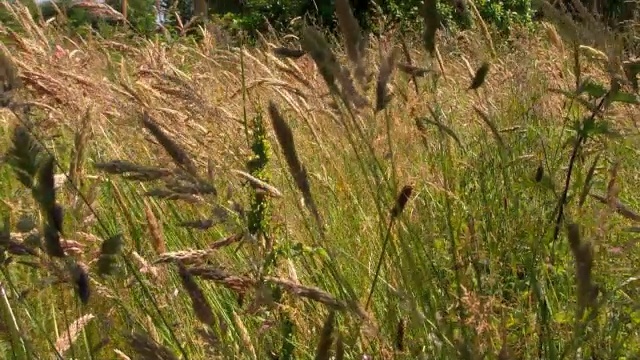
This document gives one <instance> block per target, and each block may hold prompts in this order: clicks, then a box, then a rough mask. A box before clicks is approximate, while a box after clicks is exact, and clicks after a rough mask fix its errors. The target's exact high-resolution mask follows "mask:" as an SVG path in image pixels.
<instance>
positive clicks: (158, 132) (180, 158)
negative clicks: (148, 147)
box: [142, 111, 198, 177]
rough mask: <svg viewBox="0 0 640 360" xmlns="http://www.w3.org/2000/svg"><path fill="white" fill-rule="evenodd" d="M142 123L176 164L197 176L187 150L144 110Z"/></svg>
mask: <svg viewBox="0 0 640 360" xmlns="http://www.w3.org/2000/svg"><path fill="white" fill-rule="evenodd" d="M142 123H143V124H144V127H145V128H147V130H149V131H150V132H151V134H153V136H154V137H155V138H156V140H158V143H160V145H161V146H162V147H163V148H164V149H165V151H166V152H167V153H168V154H169V155H170V156H171V158H172V159H173V161H175V163H176V164H177V165H178V166H180V167H181V168H183V169H184V170H185V171H186V172H187V173H189V174H191V175H192V176H194V177H197V173H198V171H197V169H196V166H195V164H194V163H193V161H192V160H191V158H190V157H189V155H188V154H187V152H186V151H184V150H183V149H182V148H181V147H180V145H178V143H176V142H175V141H174V140H173V139H171V138H170V137H169V135H167V134H166V133H165V132H164V131H163V130H162V129H161V128H160V126H158V124H156V122H155V121H154V120H153V119H152V118H151V117H150V116H149V114H148V113H147V112H146V111H145V112H144V113H143V114H142Z"/></svg>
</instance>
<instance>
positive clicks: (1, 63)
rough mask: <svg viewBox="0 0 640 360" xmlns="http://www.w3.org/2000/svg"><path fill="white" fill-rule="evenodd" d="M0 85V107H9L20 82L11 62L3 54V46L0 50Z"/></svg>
mask: <svg viewBox="0 0 640 360" xmlns="http://www.w3.org/2000/svg"><path fill="white" fill-rule="evenodd" d="M0 85H1V86H0V107H5V106H9V104H10V103H11V101H12V100H13V96H14V94H15V92H16V91H17V90H18V89H19V88H20V87H21V86H22V82H21V81H20V77H19V76H18V71H17V69H16V67H15V65H14V64H13V61H11V58H9V56H8V55H7V54H5V50H4V46H3V47H2V48H1V49H0Z"/></svg>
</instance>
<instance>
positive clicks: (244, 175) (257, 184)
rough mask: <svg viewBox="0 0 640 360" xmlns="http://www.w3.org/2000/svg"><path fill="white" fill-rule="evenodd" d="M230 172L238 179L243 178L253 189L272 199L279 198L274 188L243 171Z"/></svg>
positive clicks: (280, 194)
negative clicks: (238, 177)
mask: <svg viewBox="0 0 640 360" xmlns="http://www.w3.org/2000/svg"><path fill="white" fill-rule="evenodd" d="M231 172H233V173H234V174H236V175H239V176H240V177H242V178H244V179H245V180H247V181H249V183H250V184H251V185H252V186H253V187H254V189H259V190H261V191H262V192H263V193H266V194H269V195H271V196H273V197H281V196H282V193H281V192H280V191H279V190H278V189H276V187H275V186H273V185H270V184H268V183H266V182H265V181H262V180H260V179H258V178H256V177H254V176H253V175H251V174H249V173H246V172H244V171H241V170H231Z"/></svg>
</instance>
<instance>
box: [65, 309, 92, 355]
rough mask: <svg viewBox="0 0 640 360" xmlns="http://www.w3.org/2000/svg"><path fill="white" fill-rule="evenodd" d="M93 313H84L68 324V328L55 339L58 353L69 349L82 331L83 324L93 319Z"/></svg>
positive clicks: (85, 324)
mask: <svg viewBox="0 0 640 360" xmlns="http://www.w3.org/2000/svg"><path fill="white" fill-rule="evenodd" d="M93 318H95V316H94V315H93V314H86V315H83V316H81V317H79V318H77V319H76V320H75V321H74V322H73V323H71V324H70V325H69V328H68V329H67V330H66V331H64V332H63V333H62V334H61V335H60V336H59V337H58V339H56V342H55V347H56V350H57V351H58V352H59V353H60V354H64V353H65V352H67V350H69V348H70V347H71V345H72V344H73V343H74V342H75V341H76V339H77V338H78V335H80V333H81V332H82V330H83V329H84V327H85V326H87V324H88V323H89V322H90V321H91V320H92V319H93Z"/></svg>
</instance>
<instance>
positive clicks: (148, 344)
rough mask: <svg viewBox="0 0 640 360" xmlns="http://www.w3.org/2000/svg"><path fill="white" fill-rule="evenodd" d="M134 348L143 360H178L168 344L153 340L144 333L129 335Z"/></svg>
mask: <svg viewBox="0 0 640 360" xmlns="http://www.w3.org/2000/svg"><path fill="white" fill-rule="evenodd" d="M127 338H128V340H129V343H130V344H131V347H132V348H133V350H134V351H135V352H136V353H137V354H138V356H139V357H138V359H141V360H178V357H177V356H176V355H175V354H174V353H173V352H171V350H169V349H168V348H167V347H166V346H164V345H162V344H159V343H157V342H155V341H153V340H152V339H151V338H150V337H149V336H147V335H146V334H142V333H134V334H132V335H130V336H127Z"/></svg>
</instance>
